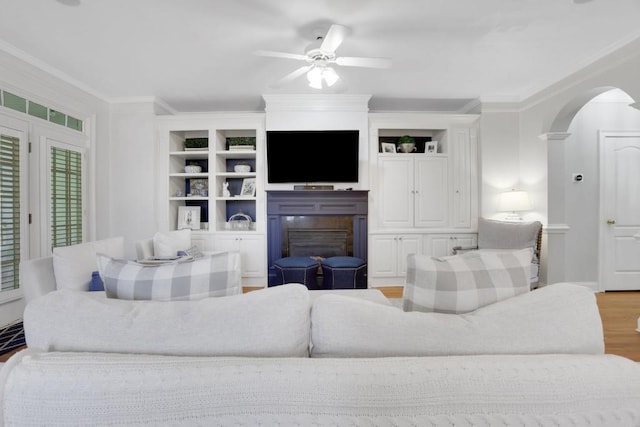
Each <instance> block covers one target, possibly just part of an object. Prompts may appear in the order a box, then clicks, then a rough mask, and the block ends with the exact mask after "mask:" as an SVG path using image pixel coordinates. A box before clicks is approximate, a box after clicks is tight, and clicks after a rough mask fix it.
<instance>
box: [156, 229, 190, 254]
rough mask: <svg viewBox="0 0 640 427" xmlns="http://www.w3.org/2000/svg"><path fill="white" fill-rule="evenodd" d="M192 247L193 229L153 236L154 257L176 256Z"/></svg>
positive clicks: (159, 233) (158, 233)
mask: <svg viewBox="0 0 640 427" xmlns="http://www.w3.org/2000/svg"><path fill="white" fill-rule="evenodd" d="M190 247H191V229H189V228H186V229H184V230H175V231H167V232H160V231H158V232H157V233H156V234H155V235H154V236H153V256H156V257H168V256H176V254H177V253H178V251H186V250H187V249H189V248H190Z"/></svg>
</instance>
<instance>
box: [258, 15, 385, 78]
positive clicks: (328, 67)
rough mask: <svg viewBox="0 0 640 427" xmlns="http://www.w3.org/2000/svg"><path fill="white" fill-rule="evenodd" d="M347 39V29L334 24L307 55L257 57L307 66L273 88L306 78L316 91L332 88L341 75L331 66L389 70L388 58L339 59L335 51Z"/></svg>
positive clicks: (269, 52) (264, 52) (268, 52)
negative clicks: (279, 59)
mask: <svg viewBox="0 0 640 427" xmlns="http://www.w3.org/2000/svg"><path fill="white" fill-rule="evenodd" d="M346 35H347V27H345V26H343V25H338V24H333V25H331V27H329V30H328V31H327V33H326V35H324V36H322V35H318V36H316V40H315V41H314V42H313V43H312V44H311V45H309V46H308V47H307V49H306V52H305V53H304V54H297V53H287V52H276V51H272V50H258V51H256V52H254V54H256V55H260V56H269V57H274V58H285V59H297V60H300V61H305V62H306V63H307V65H304V66H302V67H300V68H298V69H296V70H294V71H292V72H291V73H289V74H287V75H286V76H284V77H283V78H281V79H280V80H278V81H277V82H276V83H275V84H273V85H272V86H273V87H280V86H283V85H286V84H288V83H290V82H292V81H293V80H295V79H297V78H298V77H300V76H302V75H303V74H305V73H306V74H307V80H309V86H311V87H312V88H315V89H322V88H323V87H330V86H333V85H334V84H335V83H336V82H337V81H338V79H339V78H340V77H339V76H338V73H336V71H335V70H334V69H333V67H332V65H339V66H343V67H365V68H389V67H391V60H390V59H389V58H364V57H353V56H337V55H336V49H337V48H338V47H339V46H340V44H342V42H343V41H344V39H345V37H346Z"/></svg>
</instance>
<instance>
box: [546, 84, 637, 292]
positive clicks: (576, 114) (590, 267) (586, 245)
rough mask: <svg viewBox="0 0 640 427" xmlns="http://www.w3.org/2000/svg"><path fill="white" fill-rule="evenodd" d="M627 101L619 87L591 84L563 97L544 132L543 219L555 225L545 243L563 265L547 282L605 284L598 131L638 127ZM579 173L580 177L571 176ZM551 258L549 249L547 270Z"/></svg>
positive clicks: (602, 286) (594, 286)
mask: <svg viewBox="0 0 640 427" xmlns="http://www.w3.org/2000/svg"><path fill="white" fill-rule="evenodd" d="M632 103H633V99H632V98H630V97H629V95H627V94H626V93H625V92H623V91H621V90H619V89H615V88H612V87H600V88H595V89H592V90H589V91H585V92H584V93H582V94H580V95H579V96H577V97H575V98H574V99H573V100H572V101H571V102H569V103H567V104H566V105H565V106H564V107H563V108H562V109H561V110H560V111H559V113H558V114H557V115H556V117H555V119H554V120H553V122H552V123H551V125H550V131H549V132H548V133H547V135H546V136H547V140H548V147H547V148H548V150H547V156H548V193H547V194H548V207H549V208H548V223H549V224H554V225H555V228H553V227H552V229H553V230H554V231H553V233H555V234H550V235H548V240H549V243H548V244H549V245H552V246H553V248H554V250H555V253H556V254H560V256H558V257H557V258H558V260H561V261H560V262H561V263H562V266H555V267H561V269H562V274H563V277H561V278H560V280H557V279H556V278H554V277H551V276H552V274H551V273H550V279H551V280H550V281H549V283H552V282H554V281H561V280H563V281H571V282H578V283H582V284H585V285H586V286H589V287H590V288H593V289H594V290H596V291H601V290H605V289H606V287H605V286H604V283H603V280H602V273H603V272H602V271H601V270H602V269H603V265H602V261H603V257H602V251H603V249H602V246H603V243H604V242H603V240H602V239H603V236H602V232H601V229H602V226H603V224H604V223H606V220H607V219H606V218H602V216H603V213H602V212H601V203H602V200H601V199H602V198H601V196H600V194H601V192H602V190H601V180H602V176H601V174H600V172H601V170H600V169H601V149H600V147H601V144H602V142H601V138H600V136H601V134H602V132H603V131H629V130H635V131H638V130H640V111H638V110H636V109H635V108H633V107H631V106H630V104H632ZM638 169H640V168H638ZM578 175H580V176H581V177H582V179H581V180H579V179H576V177H577V176H578ZM638 197H640V195H638ZM638 246H639V248H638V250H639V251H640V244H639V245H638ZM639 253H640V252H639ZM638 259H639V261H638V262H639V263H640V257H638ZM554 261H555V260H554V258H553V256H552V255H550V257H549V259H548V264H549V265H550V271H552V270H553V267H552V263H554ZM639 269H640V265H639ZM557 270H559V268H556V271H557ZM554 279H556V280H554Z"/></svg>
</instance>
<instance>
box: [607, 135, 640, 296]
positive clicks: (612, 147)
mask: <svg viewBox="0 0 640 427" xmlns="http://www.w3.org/2000/svg"><path fill="white" fill-rule="evenodd" d="M600 154H601V157H600V159H601V160H600V166H601V167H600V170H601V182H600V185H601V187H600V188H601V190H600V191H601V196H600V203H601V210H600V212H601V215H600V221H601V224H600V236H601V240H600V280H601V285H600V287H601V288H602V289H604V290H607V291H614V290H637V289H640V239H636V238H634V235H636V234H638V233H640V132H631V133H630V132H602V133H601V134H600Z"/></svg>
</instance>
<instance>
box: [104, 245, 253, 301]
mask: <svg viewBox="0 0 640 427" xmlns="http://www.w3.org/2000/svg"><path fill="white" fill-rule="evenodd" d="M98 271H99V272H100V277H101V278H102V281H103V282H104V287H105V290H106V292H107V297H108V298H119V299H130V300H157V301H175V300H194V299H200V298H205V297H219V296H227V295H235V294H239V293H241V292H242V283H241V277H240V275H241V267H240V256H239V254H238V253H234V252H220V253H217V254H212V255H207V256H203V257H200V258H198V259H194V260H192V261H188V262H176V263H171V264H165V265H159V266H145V265H141V264H138V263H136V262H133V261H127V260H122V259H114V258H111V257H108V256H106V255H102V254H99V255H98Z"/></svg>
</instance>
